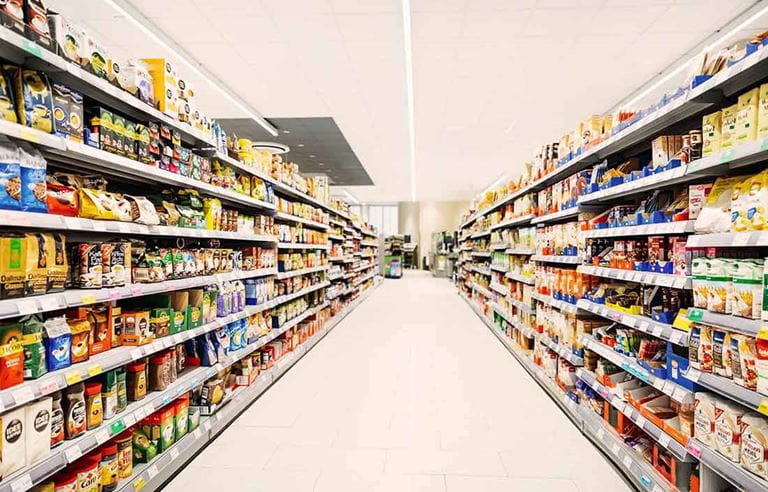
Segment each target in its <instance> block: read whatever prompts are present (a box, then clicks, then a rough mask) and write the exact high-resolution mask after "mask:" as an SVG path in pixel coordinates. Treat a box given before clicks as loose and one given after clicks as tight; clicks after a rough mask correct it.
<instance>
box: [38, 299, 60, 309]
mask: <svg viewBox="0 0 768 492" xmlns="http://www.w3.org/2000/svg"><path fill="white" fill-rule="evenodd" d="M40 307H41V308H42V309H41V310H42V311H56V310H57V309H61V308H62V305H61V303H60V302H59V298H58V297H47V296H43V297H40Z"/></svg>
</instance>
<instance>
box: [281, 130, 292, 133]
mask: <svg viewBox="0 0 768 492" xmlns="http://www.w3.org/2000/svg"><path fill="white" fill-rule="evenodd" d="M283 133H285V134H288V133H291V130H283Z"/></svg>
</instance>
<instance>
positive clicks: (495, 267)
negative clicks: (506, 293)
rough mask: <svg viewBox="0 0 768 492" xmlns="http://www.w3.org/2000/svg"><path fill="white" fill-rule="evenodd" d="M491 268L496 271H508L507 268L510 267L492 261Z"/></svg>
mask: <svg viewBox="0 0 768 492" xmlns="http://www.w3.org/2000/svg"><path fill="white" fill-rule="evenodd" d="M490 268H491V270H493V271H495V272H506V271H507V269H508V267H506V266H502V265H494V264H493V263H491V267H490Z"/></svg>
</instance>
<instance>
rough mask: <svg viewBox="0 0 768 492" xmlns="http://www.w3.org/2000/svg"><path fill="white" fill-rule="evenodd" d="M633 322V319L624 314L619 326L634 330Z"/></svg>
mask: <svg viewBox="0 0 768 492" xmlns="http://www.w3.org/2000/svg"><path fill="white" fill-rule="evenodd" d="M635 322H636V320H635V318H633V317H631V316H627V315H626V314H625V315H622V316H621V324H623V325H627V326H630V327H632V328H634V327H635Z"/></svg>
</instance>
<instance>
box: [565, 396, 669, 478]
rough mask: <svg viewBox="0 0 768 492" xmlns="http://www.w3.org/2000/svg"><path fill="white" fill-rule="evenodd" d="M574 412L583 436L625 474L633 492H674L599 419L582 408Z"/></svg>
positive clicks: (588, 410) (585, 408)
mask: <svg viewBox="0 0 768 492" xmlns="http://www.w3.org/2000/svg"><path fill="white" fill-rule="evenodd" d="M578 412H579V415H580V416H581V418H582V421H583V422H584V426H583V432H584V434H585V435H587V436H588V437H589V438H590V439H591V440H592V441H593V442H594V443H595V444H596V445H597V446H598V447H599V448H600V449H602V450H603V453H604V455H605V456H607V457H608V458H609V459H610V460H611V461H613V462H615V463H616V464H617V466H619V468H620V469H621V470H622V471H623V472H624V473H626V474H628V476H629V478H630V479H631V480H632V482H633V483H634V484H635V487H637V490H647V491H652V492H657V491H658V492H661V491H664V490H676V489H675V488H674V487H673V486H672V485H671V484H670V483H669V482H668V481H667V480H666V479H665V478H664V477H663V476H662V475H661V474H660V473H659V472H657V471H656V470H655V469H654V468H653V467H652V466H651V465H650V463H648V462H647V461H645V459H644V458H643V457H642V456H640V455H639V454H638V453H637V451H635V450H634V449H632V448H631V447H629V446H627V444H626V443H625V442H624V439H623V438H622V437H621V436H620V435H619V434H618V433H617V432H616V430H615V429H614V428H613V427H612V426H611V425H610V424H609V423H608V422H606V421H605V420H604V419H603V418H602V417H600V415H598V414H596V413H595V412H594V411H593V410H592V409H591V408H589V407H587V406H583V405H582V406H579V407H578Z"/></svg>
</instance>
